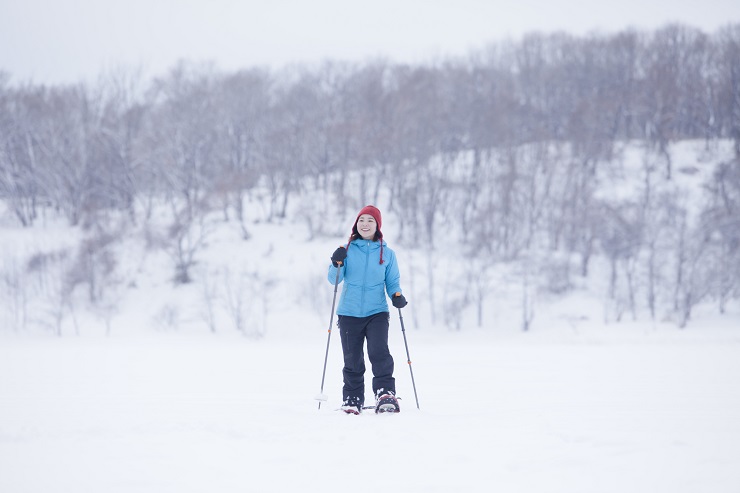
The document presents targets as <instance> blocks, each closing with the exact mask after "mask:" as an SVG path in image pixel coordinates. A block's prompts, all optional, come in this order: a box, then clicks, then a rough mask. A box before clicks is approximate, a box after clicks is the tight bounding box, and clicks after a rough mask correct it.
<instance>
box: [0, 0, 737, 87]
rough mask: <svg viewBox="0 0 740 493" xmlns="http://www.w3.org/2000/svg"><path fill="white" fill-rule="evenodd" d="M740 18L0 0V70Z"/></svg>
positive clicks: (461, 44) (236, 62)
mask: <svg viewBox="0 0 740 493" xmlns="http://www.w3.org/2000/svg"><path fill="white" fill-rule="evenodd" d="M668 22H681V23H683V24H687V25H690V26H693V27H697V28H700V29H702V30H704V31H706V32H713V31H714V30H716V29H717V28H718V27H721V26H724V25H726V24H728V23H730V22H740V1H738V0H672V1H667V0H655V1H651V0H590V1H585V0H550V1H548V0H511V1H504V0H488V1H486V0H426V1H424V0H366V1H359V0H357V1H353V0H264V1H256V0H0V70H4V71H7V72H9V73H10V74H11V76H12V80H14V81H27V80H32V81H34V82H37V83H41V82H43V83H66V82H76V81H79V80H91V79H94V78H95V77H96V76H97V75H99V74H100V73H101V72H104V71H108V70H113V69H118V68H121V67H123V68H137V67H138V68H139V69H141V70H143V71H144V73H145V74H148V75H158V74H161V73H163V72H165V71H166V70H168V69H169V68H171V67H172V66H173V65H174V64H175V63H176V62H177V61H178V60H180V59H186V60H192V61H213V62H215V64H216V66H217V67H218V68H221V69H224V70H233V69H238V68H245V67H251V66H255V65H260V66H269V67H272V68H278V67H280V66H283V65H286V64H289V63H292V62H316V61H320V60H323V59H328V58H331V59H341V60H348V59H349V60H364V59H367V58H369V57H375V56H383V57H386V58H388V59H389V60H393V61H407V62H419V61H424V60H428V59H430V58H432V57H435V56H444V55H462V54H466V53H468V52H470V51H471V50H474V49H478V48H483V47H485V45H486V44H488V43H490V42H494V41H497V40H501V39H504V38H509V37H510V38H514V39H516V38H518V37H519V36H521V35H522V34H523V33H525V32H530V31H535V30H537V31H544V32H551V31H555V30H563V31H568V32H571V33H574V34H584V33H588V32H591V31H601V32H614V31H619V30H622V29H625V28H627V27H635V28H638V29H652V28H655V27H660V26H663V25H665V24H666V23H668Z"/></svg>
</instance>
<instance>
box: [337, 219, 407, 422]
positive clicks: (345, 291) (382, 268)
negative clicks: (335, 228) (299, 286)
mask: <svg viewBox="0 0 740 493" xmlns="http://www.w3.org/2000/svg"><path fill="white" fill-rule="evenodd" d="M381 225H382V220H381V216H380V211H379V210H378V209H377V207H375V206H372V205H368V206H367V207H363V209H362V210H361V211H360V213H359V214H358V215H357V219H356V220H355V224H354V226H352V234H351V235H350V237H349V242H348V243H347V246H346V247H339V248H337V249H336V251H335V252H334V254H333V255H332V256H331V262H332V265H330V266H329V276H328V277H329V282H331V283H332V284H334V282H335V281H336V282H342V281H344V286H343V288H342V296H341V297H340V298H339V306H338V307H337V315H338V318H339V321H338V325H339V333H340V337H341V339H342V352H343V353H344V369H343V370H342V374H343V376H344V387H343V396H344V403H343V404H342V410H343V411H344V412H345V413H347V414H360V412H361V411H362V408H363V405H364V403H365V354H364V352H363V346H364V343H365V340H367V355H368V357H369V358H370V364H371V365H372V367H373V393H374V395H375V412H376V413H377V412H396V413H397V412H399V411H400V410H401V409H400V407H399V405H398V400H397V399H396V380H395V379H394V378H393V357H392V356H391V353H390V350H389V349H388V321H389V318H390V315H389V313H388V303H387V301H386V298H385V294H386V293H388V296H389V297H390V298H391V301H392V303H393V306H395V307H396V308H403V307H404V306H406V298H405V297H404V296H403V294H402V290H401V284H400V278H401V276H400V274H399V272H398V264H397V263H396V254H395V253H393V250H391V249H390V248H388V245H386V243H385V241H383V233H381V231H380V227H381Z"/></svg>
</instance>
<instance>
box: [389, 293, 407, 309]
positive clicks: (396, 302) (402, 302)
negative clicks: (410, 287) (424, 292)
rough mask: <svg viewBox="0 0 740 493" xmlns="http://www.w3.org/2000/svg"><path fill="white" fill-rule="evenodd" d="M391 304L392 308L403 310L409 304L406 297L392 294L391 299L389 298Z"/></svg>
mask: <svg viewBox="0 0 740 493" xmlns="http://www.w3.org/2000/svg"><path fill="white" fill-rule="evenodd" d="M391 302H393V306H395V307H396V308H403V307H404V306H406V305H408V304H409V303H408V301H406V297H405V296H404V295H402V294H401V293H396V294H394V295H393V298H391Z"/></svg>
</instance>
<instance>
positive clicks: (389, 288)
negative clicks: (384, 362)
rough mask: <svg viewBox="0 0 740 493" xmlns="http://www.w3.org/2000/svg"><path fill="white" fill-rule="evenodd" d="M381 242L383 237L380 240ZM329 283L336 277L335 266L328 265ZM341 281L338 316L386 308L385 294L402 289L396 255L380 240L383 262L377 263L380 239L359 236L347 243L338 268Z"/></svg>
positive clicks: (367, 314)
mask: <svg viewBox="0 0 740 493" xmlns="http://www.w3.org/2000/svg"><path fill="white" fill-rule="evenodd" d="M380 241H383V240H380ZM328 278H329V282H330V283H331V284H334V281H335V280H336V279H337V267H334V265H329V275H328ZM342 281H344V286H343V287H342V296H341V297H340V298H339V306H338V307H337V315H347V316H350V317H369V316H370V315H374V314H376V313H380V312H387V311H388V302H387V301H386V297H385V295H386V293H388V296H391V297H392V296H393V294H395V293H402V292H403V291H401V275H400V274H399V272H398V264H397V263H396V254H395V253H394V252H393V250H391V249H390V248H388V245H387V244H386V243H385V242H383V263H382V264H381V263H380V242H378V241H370V240H363V239H362V238H358V239H356V240H354V241H353V242H352V243H350V244H349V248H347V258H346V259H345V261H344V265H342V266H341V267H339V282H342Z"/></svg>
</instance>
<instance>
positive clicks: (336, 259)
mask: <svg viewBox="0 0 740 493" xmlns="http://www.w3.org/2000/svg"><path fill="white" fill-rule="evenodd" d="M346 258H347V249H346V248H344V247H339V248H337V249H336V250H334V253H333V254H332V255H331V263H332V264H334V267H338V266H339V264H343V263H344V259H346Z"/></svg>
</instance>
